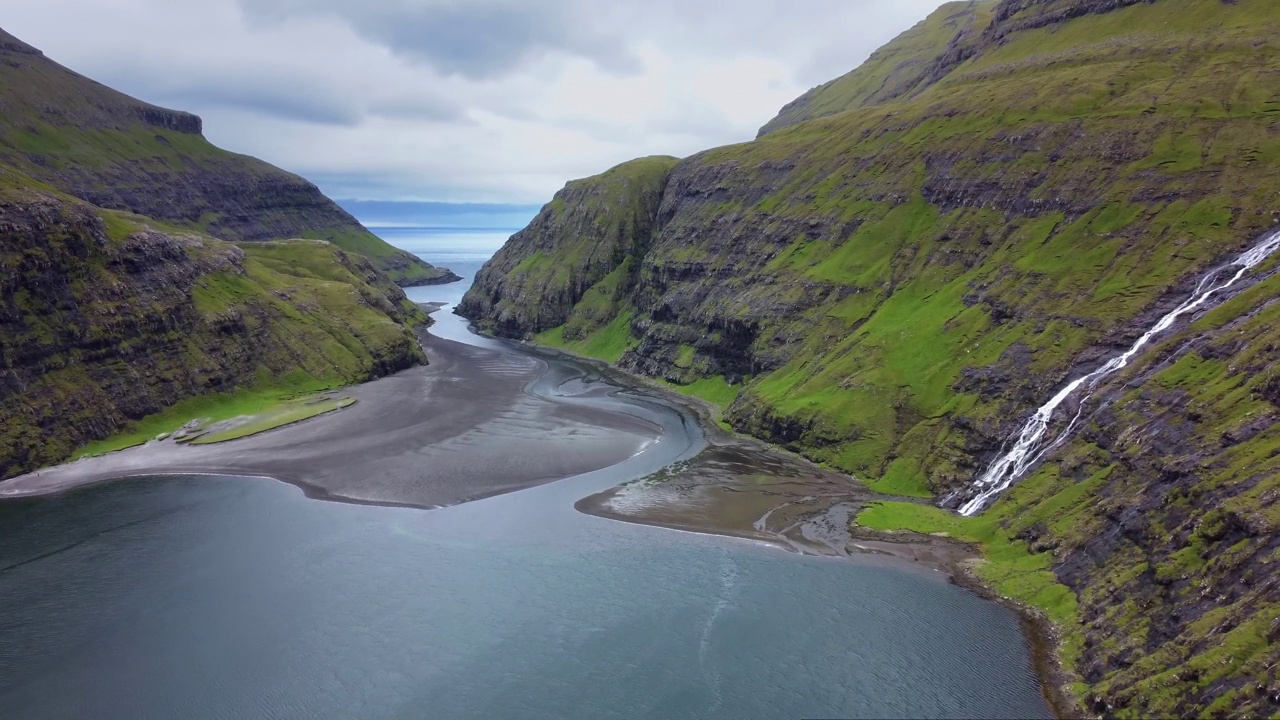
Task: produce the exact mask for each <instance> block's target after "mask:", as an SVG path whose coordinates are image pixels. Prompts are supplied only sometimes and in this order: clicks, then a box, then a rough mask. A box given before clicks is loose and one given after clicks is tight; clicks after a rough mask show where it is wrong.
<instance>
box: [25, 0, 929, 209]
mask: <svg viewBox="0 0 1280 720" xmlns="http://www.w3.org/2000/svg"><path fill="white" fill-rule="evenodd" d="M937 4H938V3H937V1H936V0H800V1H799V2H796V1H795V0H790V1H787V0H739V1H738V2H736V3H732V4H724V3H716V4H712V3H692V2H688V1H687V0H682V1H677V0H647V1H645V2H631V1H625V2H612V3H598V2H587V1H585V0H544V1H543V2H538V3H532V2H527V1H524V2H520V1H516V0H466V1H463V0H362V2H359V3H354V2H349V1H348V0H202V1H199V2H197V1H195V0H42V1H41V2H39V3H25V4H22V5H20V6H18V7H15V8H11V9H9V10H8V11H7V12H6V17H5V18H4V23H5V24H4V27H5V29H6V30H8V31H9V32H11V33H13V34H14V35H16V36H18V37H20V38H22V39H23V40H25V41H27V42H29V43H31V44H32V45H35V46H36V47H39V48H41V49H42V50H44V51H45V53H46V54H47V55H48V56H50V57H51V58H53V59H54V60H56V61H58V62H61V63H62V64H64V65H67V66H69V67H71V68H72V69H74V70H76V71H78V72H81V73H82V74H85V75H88V76H90V77H93V78H95V79H97V80H100V81H102V82H104V83H106V84H108V85H111V86H113V87H115V88H117V89H119V90H122V91H124V92H127V93H129V94H131V95H135V96H137V97H140V98H142V99H144V100H147V101H149V102H153V103H157V104H161V105H167V106H171V107H176V108H180V109H183V110H189V111H191V112H195V113H198V114H200V115H201V116H203V117H204V119H205V134H206V135H207V136H209V138H210V140H212V141H213V142H215V143H217V144H218V145H221V146H222V147H225V148H227V149H230V150H234V151H236V152H243V153H248V154H251V155H256V156H258V157H261V158H263V159H265V160H268V161H270V162H273V163H275V164H277V165H280V166H282V167H285V168H287V169H289V170H291V171H294V172H298V173H300V174H303V175H305V176H307V177H309V178H311V179H312V180H315V181H316V182H318V183H319V184H320V185H321V187H322V188H323V189H324V190H325V191H326V192H328V193H329V194H330V195H333V196H336V197H345V198H359V199H368V200H434V201H448V202H459V201H462V202H509V203H540V202H544V201H546V200H547V199H549V198H550V196H551V194H552V193H554V192H555V190H556V189H558V188H559V187H561V186H562V185H563V184H564V183H565V181H567V180H569V179H572V178H576V177H582V176H585V175H592V174H595V173H598V172H601V171H603V170H605V169H607V168H608V167H610V166H612V165H614V164H616V163H619V162H623V161H625V160H628V159H631V158H634V157H639V156H642V155H651V154H666V155H677V156H684V155H688V154H690V153H693V152H697V151H699V150H703V149H706V148H709V147H714V146H717V145H724V144H728V143H733V142H741V141H745V140H749V139H751V138H752V137H754V135H755V131H756V129H757V128H758V127H759V126H760V125H762V124H763V123H764V122H765V121H767V120H768V119H769V118H770V117H772V116H773V114H774V113H775V112H776V111H777V109H778V108H779V107H781V106H782V105H783V104H784V103H786V102H788V101H789V100H791V99H793V98H795V97H796V96H797V95H799V94H800V93H802V92H804V91H805V90H806V89H808V88H809V87H812V86H813V85H816V84H818V83H821V82H824V81H826V80H829V79H831V78H833V77H836V76H838V75H841V74H843V73H845V72H847V71H849V70H850V69H852V68H853V67H855V66H856V65H857V64H858V63H860V62H861V61H862V60H863V59H865V58H866V56H867V55H868V54H870V52H871V51H872V50H874V49H875V48H877V47H879V46H880V45H882V44H883V43H885V42H887V41H888V40H889V39H891V38H892V37H893V36H895V35H897V34H898V33H900V32H902V31H903V30H905V29H907V28H908V27H910V26H911V25H912V24H914V23H915V22H917V21H919V20H921V19H923V18H924V16H925V15H926V14H927V13H928V12H929V11H931V10H932V9H933V8H934V7H935V6H936V5H937Z"/></svg>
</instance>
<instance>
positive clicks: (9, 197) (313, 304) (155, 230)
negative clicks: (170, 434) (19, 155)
mask: <svg viewBox="0 0 1280 720" xmlns="http://www.w3.org/2000/svg"><path fill="white" fill-rule="evenodd" d="M0 267H2V268H3V269H4V273H3V275H0V367H2V368H3V375H0V478H5V477H9V476H12V475H14V474H17V473H20V472H23V471H27V470H31V469H34V468H36V467H39V466H41V465H45V464H49V463H52V462H56V461H59V460H62V459H64V458H66V457H68V456H70V455H71V454H72V453H73V452H74V451H76V450H77V449H78V448H81V447H83V446H85V445H86V444H87V443H90V442H92V441H97V440H103V439H105V438H108V437H111V436H114V435H116V434H117V433H121V432H124V433H130V432H133V433H135V434H136V433H137V432H139V431H141V432H146V431H148V430H152V429H154V428H155V425H154V422H150V423H149V418H154V417H155V416H156V415H157V414H163V413H164V412H165V411H166V410H170V409H171V408H173V407H174V406H175V405H180V404H183V403H185V406H186V407H187V409H188V410H192V411H193V412H194V411H201V412H203V411H206V410H209V409H211V408H214V407H215V406H217V405H218V404H219V403H221V402H223V400H225V399H235V398H241V399H243V398H245V397H248V396H251V395H252V396H255V397H259V398H260V397H266V396H271V397H283V396H286V395H288V394H291V393H297V392H303V391H309V390H317V389H321V388H326V387H333V386H336V385H341V384H347V383H351V382H356V381H360V380H365V379H369V378H372V377H377V376H380V375H384V374H386V373H389V372H394V371H396V370H400V369H404V368H406V367H409V366H412V365H415V364H418V363H421V362H423V361H424V360H425V358H424V357H423V354H422V349H421V346H420V345H419V344H418V342H417V338H416V336H415V335H414V333H413V330H412V329H411V328H412V327H413V326H415V325H418V324H422V323H425V322H427V318H426V317H425V315H423V314H422V313H421V311H419V310H418V309H417V308H416V307H415V306H414V305H413V304H412V303H409V302H408V301H407V300H406V299H405V297H404V293H403V292H402V291H401V290H400V288H398V287H397V286H395V285H394V284H392V283H391V282H390V281H388V280H387V279H386V277H385V275H383V274H382V273H380V272H378V271H376V270H375V269H374V268H373V267H372V266H371V265H370V264H369V261H368V260H367V259H365V258H364V257H362V256H359V255H355V254H351V253H347V252H346V251H343V250H342V249H340V248H338V247H337V246H335V245H332V244H330V243H328V242H324V241H318V240H293V241H273V242H263V243H251V244H244V245H242V246H237V245H234V244H231V243H228V242H224V241H221V240H216V239H214V238H210V237H208V236H202V235H197V234H194V233H189V232H186V231H183V230H180V229H175V228H172V227H170V226H168V225H166V224H164V223H158V222H156V221H154V220H150V219H147V218H143V217H140V216H136V215H130V214H126V213H121V212H118V211H110V210H103V209H100V208H96V207H94V206H92V205H89V204H87V203H85V202H83V201H79V200H76V199H74V198H71V197H69V196H66V195H64V194H62V193H59V192H57V191H55V190H53V189H51V188H49V187H48V186H45V185H42V184H40V183H38V182H35V181H31V180H29V179H26V178H23V177H21V176H19V175H17V174H16V173H13V172H12V171H9V170H0ZM193 403H194V404H193ZM197 406H198V407H197ZM165 429H166V430H172V429H174V428H171V427H169V428H165ZM99 447H101V448H102V449H108V448H107V446H99Z"/></svg>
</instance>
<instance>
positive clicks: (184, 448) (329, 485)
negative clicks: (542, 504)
mask: <svg viewBox="0 0 1280 720" xmlns="http://www.w3.org/2000/svg"><path fill="white" fill-rule="evenodd" d="M424 347H425V348H426V349H427V351H428V354H429V355H430V358H431V364H430V365H427V366H425V367H417V368H413V369H410V370H406V371H403V372H400V373H397V374H395V375H391V376H388V377H385V378H381V379H378V380H374V381H371V382H368V383H362V384H359V385H354V386H349V387H347V388H344V389H343V393H344V394H349V395H351V396H353V397H354V398H355V399H356V400H358V402H356V403H355V404H353V405H351V406H350V407H347V408H344V409H343V410H342V411H340V412H333V413H325V414H321V415H318V416H315V417H312V418H308V419H305V420H302V421H299V422H296V423H291V424H288V425H283V426H281V427H278V428H274V429H272V430H269V431H266V432H262V433H258V434H254V435H250V436H247V437H243V438H238V439H235V440H228V441H226V442H220V443H211V444H206V445H198V446H196V445H182V444H179V443H177V442H176V441H175V440H174V439H172V438H166V439H164V440H157V441H152V442H148V443H145V444H143V445H139V446H135V447H130V448H127V449H123V450H119V451H116V452H111V453H105V454H102V455H98V456H94V457H86V458H82V459H80V460H76V461H73V462H69V463H63V464H60V465H55V466H51V467H47V468H42V469H40V470H37V471H34V472H32V473H27V474H25V475H20V476H17V477H14V478H10V479H7V480H4V481H3V482H0V499H3V498H21V497H36V496H42V495H53V494H58V493H62V492H67V491H70V490H73V489H75V488H79V487H83V486H86V485H91V484H97V483H101V482H108V481H112V480H118V479H124V478H136V477H139V476H147V475H172V474H180V473H186V474H193V473H194V474H212V475H235V476H248V477H270V478H274V479H276V480H279V481H282V482H287V483H290V484H293V485H296V486H298V487H300V488H302V489H303V491H304V492H305V493H306V494H307V495H308V496H309V497H316V498H324V499H330V500H338V501H342V502H351V503H358V504H369V505H390V506H398V507H417V508H437V507H442V506H446V505H455V504H458V503H462V502H467V501H471V500H477V499H481V498H483V497H489V496H492V495H496V494H501V493H505V492H511V491H515V490H520V489H524V488H527V487H532V486H535V485H542V484H545V483H548V482H552V481H555V480H558V479H561V478H564V477H570V476H574V475H579V474H582V473H585V472H590V471H593V470H598V469H600V468H604V467H609V466H611V465H614V464H616V463H618V462H621V461H623V460H625V459H627V458H629V457H631V456H632V455H634V454H635V453H636V452H638V451H639V450H641V449H643V448H644V447H647V446H648V444H650V443H652V441H653V440H654V439H655V438H656V437H658V436H660V435H661V434H662V432H663V429H662V428H660V427H658V426H657V425H655V424H653V423H651V422H649V421H647V420H645V419H643V418H642V417H639V416H637V415H635V414H628V413H625V412H619V410H618V407H617V406H618V404H619V403H618V402H617V401H613V400H612V399H611V398H609V397H607V396H605V395H604V394H602V393H594V392H593V393H588V395H591V396H592V397H583V396H575V397H573V398H561V397H558V396H557V392H556V391H557V388H558V386H559V385H560V384H562V383H561V381H558V380H557V379H555V378H551V377H549V375H550V368H549V366H548V365H547V363H545V362H543V361H541V360H539V359H537V358H534V357H531V356H526V355H523V354H516V353H511V352H501V351H499V350H494V349H487V348H480V347H476V346H472V345H466V344H463V343H458V342H455V341H452V340H447V339H444V338H440V337H437V336H428V337H426V338H425V339H424ZM552 439H555V440H556V443H555V446H554V447H552V446H551V443H550V442H549V441H550V440H552Z"/></svg>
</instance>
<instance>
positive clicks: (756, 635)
mask: <svg viewBox="0 0 1280 720" xmlns="http://www.w3.org/2000/svg"><path fill="white" fill-rule="evenodd" d="M389 239H393V241H394V238H389ZM446 250H448V249H445V248H435V247H432V248H430V251H429V252H423V255H424V256H425V257H427V258H428V259H429V260H430V261H432V262H439V263H440V264H445V265H450V266H452V267H454V269H455V270H457V271H459V272H460V273H461V272H462V271H463V267H465V266H462V265H461V264H460V263H458V262H450V261H449V260H447V259H446V256H445V252H446ZM448 251H449V252H454V253H457V255H456V256H455V257H456V258H457V259H461V258H462V256H463V255H465V254H466V253H468V252H471V251H472V250H471V249H470V248H469V247H455V248H453V249H452V250H448ZM477 252H478V251H477ZM461 285H462V284H461V283H459V284H458V286H453V287H451V286H444V287H443V288H441V287H437V288H424V289H422V291H423V292H424V294H430V295H431V296H430V297H423V298H422V299H426V300H433V299H448V298H451V297H456V296H457V295H458V294H459V290H460V289H461V287H459V286H461ZM439 291H445V292H447V293H449V294H448V295H445V294H440V292H439ZM415 292H416V291H415ZM446 317H447V318H452V317H453V316H451V315H450V316H441V319H442V321H443V320H445V319H446ZM449 322H450V323H453V320H449ZM442 324H444V323H443V322H442ZM449 327H452V328H454V329H455V330H458V329H459V327H460V326H459V325H456V324H451V325H450V326H449ZM459 332H461V330H459ZM668 412H670V411H668ZM689 451H690V446H689V445H687V444H685V445H681V444H680V442H679V441H678V440H676V439H673V441H672V442H667V443H665V444H664V443H663V442H660V443H658V444H657V445H655V446H654V447H653V449H652V450H651V451H647V452H645V453H642V454H641V455H638V456H636V457H634V458H632V459H631V460H628V461H627V462H625V463H623V464H622V465H619V466H615V467H614V468H609V469H605V470H602V471H599V472H596V473H590V474H588V475H582V476H578V477H576V478H571V479H568V480H564V481H561V482H557V483H552V484H549V485H544V486H542V487H538V488H534V489H531V490H527V491H522V492H518V493H512V494H509V495H503V496H499V497H494V498H489V499H486V500H481V501H477V502H473V503H467V504H464V505H459V506H455V507H450V508H444V509H440V510H433V511H421V510H407V509H399V508H379V507H364V506H356V505H343V504H338V503H330V502H325V501H319V500H310V499H307V498H306V497H304V496H303V494H302V493H301V492H300V491H299V490H297V489H296V488H294V487H292V486H289V485H285V484H282V483H277V482H274V481H270V480H261V479H236V478H218V477H169V478H151V479H143V480H134V481H126V482H118V483H111V484H106V485H101V486H97V487H91V488H87V489H84V490H81V491H77V492H73V493H70V494H67V495H65V496H59V497H51V498H43V499H39V500H24V501H11V502H7V503H0V532H3V535H4V538H5V542H4V543H3V544H0V717H6V718H8V717H15V718H18V717H20V718H179V717H181V718H210V719H213V718H357V717H359V718H364V717H371V718H455V717H459V718H460V717H474V718H543V717H581V718H796V717H1044V716H1046V715H1047V714H1048V710H1047V708H1046V707H1045V705H1044V703H1043V701H1042V699H1041V697H1040V694H1039V687H1038V683H1037V680H1036V678H1035V677H1034V675H1033V673H1032V671H1031V668H1030V663H1029V658H1028V647H1027V642H1026V640H1025V639H1024V637H1023V636H1022V634H1021V632H1020V629H1019V624H1018V620H1017V618H1016V617H1015V616H1014V615H1013V613H1011V612H1009V611H1008V610H1006V609H1005V608H1003V607H1001V606H999V605H996V604H993V603H989V602H986V601H983V600H981V599H979V598H978V597H976V596H974V595H972V594H971V593H968V592H965V591H963V590H960V589H958V588H956V587H954V586H951V585H948V584H946V583H945V582H941V581H939V580H938V579H937V578H936V577H933V576H931V575H929V574H926V573H921V572H916V571H911V570H904V569H901V568H900V567H898V566H896V565H885V564H878V563H875V562H871V561H867V562H860V561H848V560H835V559H826V558H812V557H801V556H797V555H793V554H790V553H787V552H785V551H782V550H779V549H776V548H773V547H769V546H764V545H760V544H755V543H751V542H747V541H741V540H734V539H728V538H718V537H713V536H704V535H694V534H689V533H679V532H674V531H669V530H662V529H658V528H649V527H644V526H638V525H631V524H626V523H618V522H612V521H609V520H605V519H602V518H596V517H592V516H587V515H583V514H580V513H578V512H576V511H575V510H573V503H574V502H575V501H576V500H577V499H579V498H581V497H583V496H585V495H588V494H590V493H592V492H596V491H599V490H603V489H605V488H608V487H611V486H613V485H615V484H617V483H618V482H621V481H624V480H626V479H629V478H632V477H637V476H640V475H643V474H646V473H648V472H651V471H652V470H654V469H656V468H658V467H661V466H662V465H664V464H666V463H669V462H671V461H672V460H675V459H677V458H679V457H682V456H684V455H685V454H687V452H689Z"/></svg>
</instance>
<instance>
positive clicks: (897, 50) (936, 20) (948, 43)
mask: <svg viewBox="0 0 1280 720" xmlns="http://www.w3.org/2000/svg"><path fill="white" fill-rule="evenodd" d="M995 7H996V2H995V0H963V1H962V2H949V3H946V4H944V5H942V6H941V7H939V8H938V9H937V10H935V11H933V13H931V14H930V15H929V17H927V18H925V19H924V20H922V21H920V23H918V24H917V25H916V26H915V27H913V28H911V29H910V30H908V31H906V32H904V33H902V34H901V35H899V36H898V37H896V38H894V40H893V41H892V42H890V43H888V44H887V45H885V46H884V47H882V48H880V49H879V50H876V51H875V52H874V53H872V54H871V57H869V58H867V61H866V62H865V63H863V64H862V65H860V66H858V67H857V68H856V69H854V70H853V71H851V72H849V73H848V74H846V75H842V76H840V77H838V78H836V79H835V80H832V81H830V82H826V83H823V84H822V85H819V86H818V87H815V88H813V89H812V90H810V91H809V92H807V93H805V94H803V95H801V96H800V97H798V98H796V99H795V100H793V101H791V102H790V103H787V105H786V106H784V107H783V108H782V110H780V111H779V112H778V115H777V116H776V117H774V118H773V119H772V120H770V121H769V122H767V123H765V125H764V127H762V128H760V135H761V136H764V135H768V134H769V133H771V132H774V131H777V130H781V129H782V128H784V127H788V126H790V125H795V124H796V123H802V122H805V121H808V120H815V119H817V118H820V117H826V116H828V115H835V114H836V113H841V112H844V111H846V110H852V109H854V108H860V107H867V106H870V105H876V104H878V103H882V102H887V101H890V100H894V99H898V98H903V97H910V96H911V95H913V94H915V93H917V92H919V91H920V90H922V89H923V88H924V87H927V86H928V84H929V83H930V82H931V81H933V80H934V79H936V77H937V76H938V75H939V74H941V73H944V72H945V70H946V65H947V63H949V62H954V61H955V60H957V59H959V56H960V54H961V53H960V52H958V50H959V48H962V47H964V46H965V45H966V43H968V42H970V41H972V40H973V39H974V38H976V37H977V36H979V35H980V34H981V33H982V31H983V30H985V29H986V28H987V27H988V25H990V23H991V18H992V16H993V15H994V13H995Z"/></svg>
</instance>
